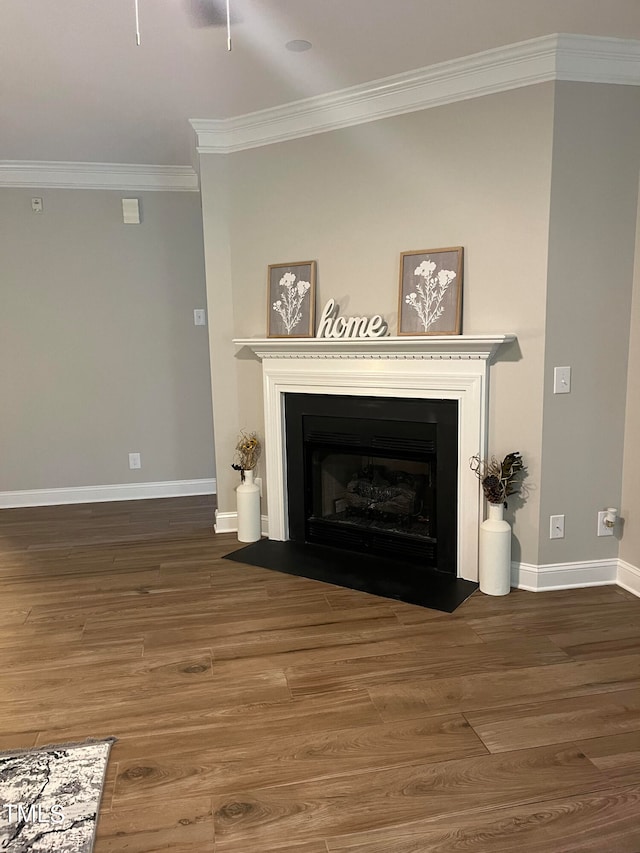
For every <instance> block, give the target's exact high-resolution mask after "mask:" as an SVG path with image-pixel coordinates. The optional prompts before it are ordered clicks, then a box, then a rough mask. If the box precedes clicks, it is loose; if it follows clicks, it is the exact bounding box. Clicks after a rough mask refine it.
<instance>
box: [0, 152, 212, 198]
mask: <svg viewBox="0 0 640 853" xmlns="http://www.w3.org/2000/svg"><path fill="white" fill-rule="evenodd" d="M0 187H33V188H35V189H47V188H57V189H84V190H125V191H127V192H144V191H148V190H153V191H156V192H198V188H199V187H198V175H197V173H196V172H195V170H194V169H193V168H192V167H191V166H152V165H146V164H137V163H71V162H69V163H65V162H58V161H53V160H0Z"/></svg>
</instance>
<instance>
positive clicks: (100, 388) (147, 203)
mask: <svg viewBox="0 0 640 853" xmlns="http://www.w3.org/2000/svg"><path fill="white" fill-rule="evenodd" d="M131 195H136V196H137V197H139V198H141V199H142V210H143V223H142V224H141V225H138V226H134V225H124V224H123V223H122V211H121V201H120V200H121V198H122V197H123V196H131ZM32 196H42V197H43V199H44V213H42V214H39V215H36V214H34V213H32V211H31V202H30V199H31V197H32ZM0 299H1V305H0V363H1V364H2V370H1V371H0V399H2V415H1V418H0V444H1V447H2V453H1V454H0V492H3V491H14V490H20V489H52V488H61V487H73V486H90V485H103V484H117V483H131V482H152V481H166V480H182V479H196V478H208V477H212V476H213V475H214V463H213V435H212V425H211V424H212V420H211V386H210V377H209V359H208V341H207V330H206V329H205V328H200V327H198V328H196V327H194V325H193V309H194V308H203V307H205V301H206V296H205V283H204V263H203V247H202V223H201V210H200V199H199V196H198V194H197V193H162V192H158V193H155V192H152V193H142V194H138V193H136V194H134V193H130V192H113V191H92V190H46V191H43V190H31V189H25V190H22V189H2V190H0ZM129 451H139V452H140V453H141V454H142V468H141V469H140V470H139V471H130V470H129V467H128V453H129Z"/></svg>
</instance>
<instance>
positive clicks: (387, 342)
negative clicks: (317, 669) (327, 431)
mask: <svg viewBox="0 0 640 853" xmlns="http://www.w3.org/2000/svg"><path fill="white" fill-rule="evenodd" d="M514 340H515V335H512V334H504V335H456V336H424V337H422V336H421V337H386V338H378V339H343V340H340V339H338V340H325V339H316V338H294V339H292V338H262V339H258V338H243V339H237V340H235V341H234V344H236V346H238V347H249V348H250V349H251V350H252V351H253V352H254V353H255V354H256V355H257V356H258V358H260V359H261V360H262V372H263V382H264V424H265V426H264V429H265V433H264V446H265V462H266V489H267V498H268V510H269V538H270V539H276V540H280V541H285V540H287V539H288V538H289V530H288V526H289V525H288V506H287V492H286V454H285V438H284V436H285V432H284V418H285V415H284V395H285V394H335V395H350V396H367V397H399V398H414V399H416V398H417V399H439V400H443V399H445V400H457V401H458V524H457V528H458V542H457V546H458V548H457V550H458V572H457V573H458V577H461V578H466V579H467V580H472V581H477V579H478V526H479V523H480V521H481V520H482V515H481V513H482V500H481V490H480V484H479V482H478V479H477V478H476V476H475V475H474V474H473V472H472V471H471V470H470V468H469V464H468V463H469V459H470V458H471V457H472V456H474V455H475V454H476V453H480V454H481V455H482V456H485V455H486V450H487V415H488V410H487V402H488V394H489V365H490V363H491V360H492V358H493V356H494V355H495V353H496V351H497V350H498V348H499V347H500V346H501V345H502V344H504V343H509V342H511V341H514Z"/></svg>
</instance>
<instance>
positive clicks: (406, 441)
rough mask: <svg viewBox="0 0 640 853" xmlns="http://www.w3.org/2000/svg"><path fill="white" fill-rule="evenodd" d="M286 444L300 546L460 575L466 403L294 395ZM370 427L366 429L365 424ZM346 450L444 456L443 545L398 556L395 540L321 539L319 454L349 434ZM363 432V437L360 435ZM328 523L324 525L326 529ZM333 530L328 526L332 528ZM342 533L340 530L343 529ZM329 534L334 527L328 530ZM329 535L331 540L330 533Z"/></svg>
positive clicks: (289, 400)
mask: <svg viewBox="0 0 640 853" xmlns="http://www.w3.org/2000/svg"><path fill="white" fill-rule="evenodd" d="M284 407H285V439H286V470H287V495H288V516H289V537H290V539H291V540H293V541H295V542H300V543H303V542H308V543H314V542H315V543H318V542H321V543H323V544H325V545H326V544H333V545H334V546H337V547H343V548H346V549H349V548H350V547H351V548H356V550H358V551H360V553H363V552H365V553H366V552H367V551H368V550H370V552H371V553H372V554H374V555H376V556H379V557H381V556H386V557H393V556H396V557H398V558H399V559H402V560H413V561H414V562H418V563H421V564H422V565H424V566H425V568H431V569H435V570H437V571H439V572H446V573H447V574H450V575H451V574H452V575H454V576H455V575H456V574H457V515H458V513H457V503H458V403H457V401H456V400H438V399H424V398H395V397H368V396H349V395H334V394H300V393H286V394H285V395H284ZM364 422H366V423H367V424H368V425H369V426H368V427H365V428H364V429H363V423H364ZM349 434H350V437H349V438H347V440H346V442H345V443H346V446H347V447H348V448H349V449H353V450H354V451H355V452H358V453H360V452H362V453H363V454H371V455H372V456H374V457H375V456H378V457H380V456H384V454H385V453H389V452H393V453H394V455H395V456H396V457H397V458H400V459H402V458H406V459H412V460H420V459H426V458H429V459H430V460H432V459H433V455H434V453H435V458H436V471H435V475H436V482H437V491H436V531H435V536H434V540H435V543H436V544H435V546H433V545H432V546H428V545H422V546H420V547H417V546H414V552H413V553H411V551H410V550H408V551H407V552H406V553H403V554H402V555H400V554H398V553H396V552H395V550H394V547H393V541H392V538H390V539H389V540H388V541H387V540H386V539H385V537H384V536H382V537H380V536H377V537H375V542H374V539H373V538H372V539H371V543H373V544H369V545H367V544H366V542H364V541H359V543H358V545H354V544H353V543H352V542H351V543H350V541H349V537H348V536H347V537H346V538H345V539H344V540H343V541H340V536H339V535H336V537H335V542H331V540H330V539H329V540H328V539H327V538H318V534H317V530H318V526H317V523H316V522H313V523H310V520H309V516H310V508H311V506H312V503H313V494H312V491H311V489H312V483H311V476H310V475H311V471H310V466H311V456H312V450H313V449H317V448H318V447H326V448H332V447H336V446H337V445H338V444H339V442H340V441H341V440H342V439H343V438H344V437H345V436H346V435H349ZM354 434H357V438H354ZM322 527H323V525H322V524H321V525H320V528H322ZM325 527H326V525H325ZM335 533H336V534H338V531H337V530H336V531H335ZM324 534H326V530H325V531H324ZM324 534H323V535H324Z"/></svg>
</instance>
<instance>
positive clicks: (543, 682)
mask: <svg viewBox="0 0 640 853" xmlns="http://www.w3.org/2000/svg"><path fill="white" fill-rule="evenodd" d="M212 514H213V506H212V499H210V498H179V499H168V500H157V501H132V502H128V503H113V504H95V505H80V506H68V507H49V508H47V507H42V508H33V509H16V510H3V511H2V512H0V660H1V661H2V692H1V695H0V749H8V748H12V747H23V746H33V745H43V744H46V743H52V742H61V741H68V740H83V739H84V738H87V737H102V736H107V735H115V736H116V737H117V738H118V742H117V743H116V744H115V746H114V748H113V751H112V753H111V759H110V763H109V770H108V778H107V784H106V789H105V794H104V798H103V802H102V808H101V814H100V822H99V827H98V840H97V844H96V848H95V853H108V851H127V853H152V851H160V850H172V851H177V853H213V851H215V853H257V851H259V853H432V851H433V853H436V851H437V853H454V851H458V853H459V851H463V850H464V851H465V853H506V852H507V851H510V852H512V851H521V853H583V851H590V853H640V817H639V814H640V600H638V599H636V598H634V597H633V596H632V595H630V594H629V593H626V592H624V591H623V590H621V589H620V588H618V587H613V586H612V587H596V588H591V589H584V590H568V591H561V592H552V593H545V594H533V593H525V592H520V591H513V592H512V593H511V595H509V596H507V597H505V598H499V599H493V598H489V597H486V596H483V595H482V594H481V593H479V592H478V593H475V594H474V595H473V596H472V597H471V598H470V599H468V600H467V601H466V602H465V603H464V604H463V605H462V606H461V607H460V608H459V609H458V610H457V611H456V612H455V613H453V614H451V615H449V614H445V613H441V612H439V611H432V610H426V609H424V608H420V607H416V606H413V605H409V604H403V603H398V602H395V601H389V600H386V599H381V598H375V597H373V596H370V595H367V594H366V593H361V592H354V591H351V590H345V589H341V588H339V587H334V586H329V585H326V584H323V583H320V582H317V581H311V580H306V579H305V578H299V577H294V576H291V575H281V574H278V573H276V572H271V571H268V570H264V569H258V568H255V567H252V566H245V565H244V564H240V563H236V562H232V561H228V560H223V559H221V557H222V556H223V555H224V554H225V553H228V552H229V551H231V550H233V549H235V548H238V547H240V546H239V545H238V543H237V541H236V540H235V537H234V536H232V535H224V536H215V535H214V534H213V533H212V529H211V519H212Z"/></svg>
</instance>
